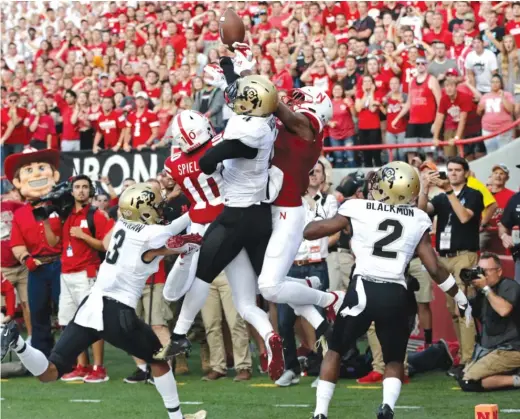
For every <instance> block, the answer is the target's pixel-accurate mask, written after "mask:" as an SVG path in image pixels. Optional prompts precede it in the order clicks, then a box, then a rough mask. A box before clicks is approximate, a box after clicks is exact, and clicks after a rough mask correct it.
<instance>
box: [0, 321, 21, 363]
mask: <svg viewBox="0 0 520 419" xmlns="http://www.w3.org/2000/svg"><path fill="white" fill-rule="evenodd" d="M1 331H2V334H1V342H0V345H1V356H0V361H3V360H4V358H5V356H6V355H7V354H8V352H9V351H10V350H11V348H12V347H13V345H14V344H15V343H16V341H17V340H18V337H19V336H20V331H19V330H18V326H17V325H16V322H15V321H14V320H11V321H10V322H8V323H7V324H5V325H4V326H3V327H2V329H1Z"/></svg>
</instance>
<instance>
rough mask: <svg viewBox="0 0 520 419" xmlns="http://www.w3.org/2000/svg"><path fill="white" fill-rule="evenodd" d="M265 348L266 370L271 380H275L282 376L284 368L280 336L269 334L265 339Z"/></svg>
mask: <svg viewBox="0 0 520 419" xmlns="http://www.w3.org/2000/svg"><path fill="white" fill-rule="evenodd" d="M266 349H267V372H268V373H269V377H270V378H271V380H273V381H276V380H278V379H279V378H280V377H281V376H282V374H283V372H284V370H285V362H284V358H283V342H282V338H281V337H280V336H279V335H278V334H276V333H273V334H271V336H269V339H268V340H267V345H266Z"/></svg>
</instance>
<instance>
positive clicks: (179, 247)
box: [166, 234, 202, 255]
mask: <svg viewBox="0 0 520 419" xmlns="http://www.w3.org/2000/svg"><path fill="white" fill-rule="evenodd" d="M201 244H202V236H201V235H200V234H184V235H182V236H180V235H178V236H172V237H170V238H169V239H168V241H167V242H166V248H167V249H170V250H175V251H177V252H179V253H180V254H182V255H187V254H190V253H192V252H195V251H196V250H198V249H199V248H200V245H201Z"/></svg>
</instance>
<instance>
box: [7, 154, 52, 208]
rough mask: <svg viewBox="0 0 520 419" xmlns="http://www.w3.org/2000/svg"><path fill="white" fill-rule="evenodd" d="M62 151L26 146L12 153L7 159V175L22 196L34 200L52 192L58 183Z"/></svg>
mask: <svg viewBox="0 0 520 419" xmlns="http://www.w3.org/2000/svg"><path fill="white" fill-rule="evenodd" d="M59 164H60V152H59V151H57V150H51V149H48V150H40V151H38V150H35V149H32V148H26V149H25V150H24V151H23V152H22V153H16V154H11V155H10V156H8V157H7V158H6V159H5V163H4V168H5V176H6V177H7V179H9V181H10V182H11V183H12V184H13V185H14V187H15V188H16V189H18V190H19V191H20V193H21V194H22V196H23V197H24V198H25V199H27V200H29V201H34V200H36V199H38V198H40V197H41V196H43V195H45V194H47V193H48V192H50V190H51V189H52V188H53V187H54V186H55V185H56V183H58V180H59V179H60V173H59V172H58V170H57V169H58V166H59Z"/></svg>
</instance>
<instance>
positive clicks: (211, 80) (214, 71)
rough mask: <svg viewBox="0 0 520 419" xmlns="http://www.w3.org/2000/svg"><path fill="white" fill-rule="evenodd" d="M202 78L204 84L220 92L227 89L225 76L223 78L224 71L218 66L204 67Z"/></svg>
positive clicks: (209, 65)
mask: <svg viewBox="0 0 520 419" xmlns="http://www.w3.org/2000/svg"><path fill="white" fill-rule="evenodd" d="M202 78H203V79H204V83H206V84H209V85H210V86H213V87H216V88H218V89H220V90H225V89H226V87H227V82H226V76H224V71H223V70H222V68H220V66H219V65H218V64H208V65H207V66H205V67H204V74H203V77H202Z"/></svg>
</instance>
